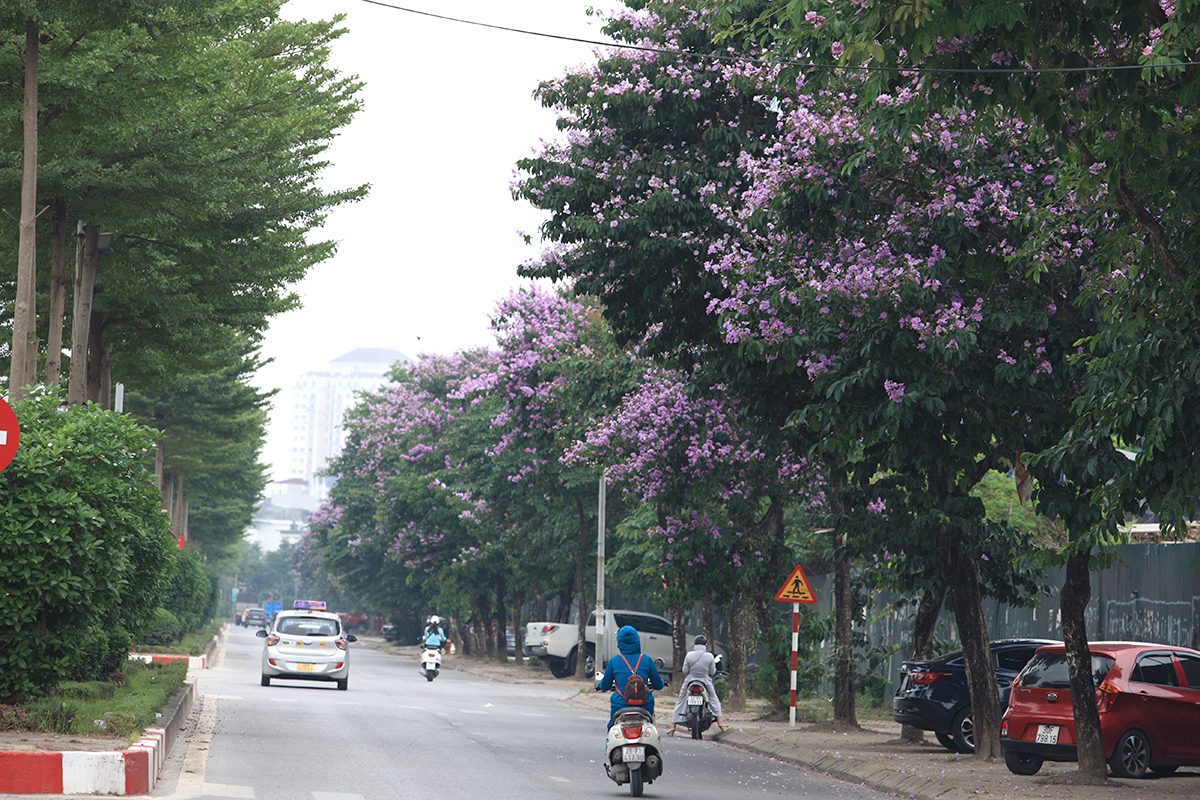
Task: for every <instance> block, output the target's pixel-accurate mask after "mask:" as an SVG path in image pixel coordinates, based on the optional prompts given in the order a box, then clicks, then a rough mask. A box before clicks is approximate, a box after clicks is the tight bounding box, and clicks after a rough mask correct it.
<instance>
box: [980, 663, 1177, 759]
mask: <svg viewBox="0 0 1200 800" xmlns="http://www.w3.org/2000/svg"><path fill="white" fill-rule="evenodd" d="M1088 649H1089V650H1090V651H1091V656H1092V680H1093V681H1094V682H1095V685H1096V702H1097V704H1098V705H1099V709H1100V733H1101V737H1102V738H1103V740H1104V755H1105V757H1106V758H1107V759H1108V766H1109V768H1110V769H1111V770H1112V772H1113V774H1114V775H1116V776H1118V777H1121V778H1141V777H1143V776H1144V775H1145V774H1146V770H1150V771H1151V772H1154V773H1156V774H1158V775H1169V774H1171V773H1172V772H1174V771H1175V770H1176V768H1178V767H1180V766H1185V765H1196V764H1200V736H1197V735H1196V731H1197V730H1200V652H1198V651H1196V650H1192V649H1190V648H1187V647H1174V646H1171V645H1164V644H1146V643H1141V642H1089V643H1088ZM1000 746H1001V747H1002V748H1003V749H1004V763H1005V764H1006V765H1007V766H1008V768H1009V770H1010V771H1012V772H1015V773H1016V774H1018V775H1033V774H1034V773H1036V772H1037V771H1038V770H1039V769H1041V768H1042V762H1043V761H1075V760H1077V758H1076V746H1075V715H1074V714H1073V713H1072V711H1071V690H1070V683H1069V681H1068V674H1067V657H1066V652H1065V649H1064V646H1063V645H1061V644H1059V645H1048V646H1046V647H1041V648H1039V649H1038V651H1037V653H1036V654H1034V656H1033V658H1032V659H1031V660H1030V662H1029V663H1028V664H1026V665H1025V669H1023V670H1022V671H1021V674H1020V675H1019V676H1017V679H1016V681H1014V683H1013V688H1012V693H1011V694H1010V695H1009V699H1008V710H1007V711H1005V712H1004V717H1003V718H1002V720H1001V722H1000Z"/></svg>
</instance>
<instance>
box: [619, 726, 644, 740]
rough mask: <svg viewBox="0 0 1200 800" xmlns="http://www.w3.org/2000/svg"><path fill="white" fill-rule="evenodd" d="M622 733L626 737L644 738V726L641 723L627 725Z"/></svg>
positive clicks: (622, 729)
mask: <svg viewBox="0 0 1200 800" xmlns="http://www.w3.org/2000/svg"><path fill="white" fill-rule="evenodd" d="M621 735H622V736H624V737H625V738H626V739H640V738H642V726H641V725H626V726H624V727H623V728H621Z"/></svg>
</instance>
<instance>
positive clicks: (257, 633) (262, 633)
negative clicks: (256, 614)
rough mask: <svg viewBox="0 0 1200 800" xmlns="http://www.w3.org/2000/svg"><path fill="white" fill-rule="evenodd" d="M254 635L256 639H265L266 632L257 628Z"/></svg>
mask: <svg viewBox="0 0 1200 800" xmlns="http://www.w3.org/2000/svg"><path fill="white" fill-rule="evenodd" d="M254 635H255V636H257V637H258V638H260V639H265V638H267V632H266V631H265V630H263V629H262V628H259V629H258V630H256V631H255V632H254Z"/></svg>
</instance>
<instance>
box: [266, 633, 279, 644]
mask: <svg viewBox="0 0 1200 800" xmlns="http://www.w3.org/2000/svg"><path fill="white" fill-rule="evenodd" d="M277 644H279V637H278V636H276V635H275V634H273V633H271V634H268V635H267V647H274V646H275V645H277Z"/></svg>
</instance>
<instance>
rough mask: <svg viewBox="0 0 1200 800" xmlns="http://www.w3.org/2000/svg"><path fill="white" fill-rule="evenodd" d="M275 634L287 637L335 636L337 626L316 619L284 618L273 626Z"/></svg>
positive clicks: (329, 621) (331, 621)
mask: <svg viewBox="0 0 1200 800" xmlns="http://www.w3.org/2000/svg"><path fill="white" fill-rule="evenodd" d="M275 632H276V633H285V634H287V635H289V636H336V635H337V624H336V623H335V622H334V621H333V620H331V619H320V618H317V617H284V618H283V619H281V620H279V621H278V622H277V623H276V624H275Z"/></svg>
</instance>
